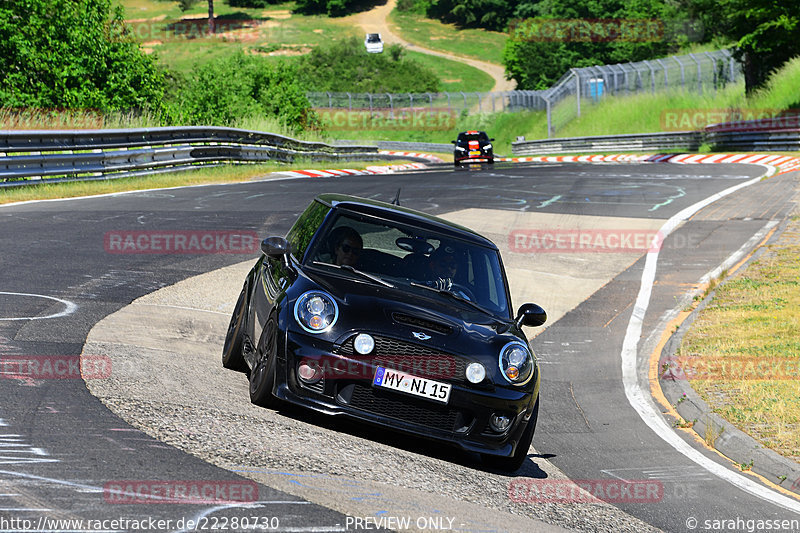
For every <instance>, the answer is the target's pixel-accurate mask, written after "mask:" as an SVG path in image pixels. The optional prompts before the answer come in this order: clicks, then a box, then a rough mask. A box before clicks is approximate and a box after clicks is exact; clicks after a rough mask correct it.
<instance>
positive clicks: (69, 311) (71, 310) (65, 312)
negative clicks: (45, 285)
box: [0, 291, 78, 320]
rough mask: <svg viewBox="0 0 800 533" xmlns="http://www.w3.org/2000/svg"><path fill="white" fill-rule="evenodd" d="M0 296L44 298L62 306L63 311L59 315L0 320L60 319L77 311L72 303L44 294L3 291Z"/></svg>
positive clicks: (0, 318) (3, 318)
mask: <svg viewBox="0 0 800 533" xmlns="http://www.w3.org/2000/svg"><path fill="white" fill-rule="evenodd" d="M0 294H5V295H8V296H28V297H31V298H44V299H46V300H53V301H56V302H58V303H61V304H64V310H63V311H61V312H60V313H54V314H52V315H47V316H26V317H11V318H5V317H0V320H45V319H48V318H61V317H62V316H67V315H71V314H72V313H74V312H75V311H76V310H77V309H78V306H77V305H76V304H74V303H72V302H69V301H67V300H62V299H61V298H55V297H53V296H45V295H44V294H27V293H24V292H4V291H0Z"/></svg>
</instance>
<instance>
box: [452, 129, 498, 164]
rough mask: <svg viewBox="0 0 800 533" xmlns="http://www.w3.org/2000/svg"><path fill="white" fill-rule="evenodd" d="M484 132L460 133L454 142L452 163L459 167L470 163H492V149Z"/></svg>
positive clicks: (490, 140)
mask: <svg viewBox="0 0 800 533" xmlns="http://www.w3.org/2000/svg"><path fill="white" fill-rule="evenodd" d="M492 141H494V139H490V138H489V136H488V135H487V134H486V132H485V131H462V132H461V133H459V134H458V137H457V138H456V140H455V141H450V142H451V143H453V144H454V145H455V147H454V148H453V163H454V164H455V166H459V165H460V164H461V163H465V162H466V163H469V162H470V161H486V162H487V163H489V164H492V163H494V147H493V146H492Z"/></svg>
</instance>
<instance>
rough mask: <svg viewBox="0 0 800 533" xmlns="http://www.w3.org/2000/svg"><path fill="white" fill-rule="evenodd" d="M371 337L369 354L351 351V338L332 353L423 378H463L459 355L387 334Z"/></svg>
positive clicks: (463, 363)
mask: <svg viewBox="0 0 800 533" xmlns="http://www.w3.org/2000/svg"><path fill="white" fill-rule="evenodd" d="M374 338H375V349H374V350H373V351H372V353H371V354H369V355H359V354H356V353H355V350H354V349H353V338H350V339H347V340H346V341H345V342H344V343H343V344H342V345H341V346H340V347H339V348H338V349H337V350H336V353H338V354H341V355H345V356H348V357H353V358H354V359H359V360H360V359H366V360H369V361H372V363H373V364H374V365H376V366H385V367H389V368H393V369H395V370H401V371H406V372H408V373H410V374H414V375H416V376H419V377H423V378H429V379H435V380H439V381H447V382H454V383H460V382H463V381H464V380H465V371H466V367H467V362H466V361H465V360H464V359H462V358H461V357H460V356H457V355H452V354H449V353H446V352H442V351H439V350H435V349H433V348H431V347H428V346H422V345H420V344H415V343H412V342H406V341H401V340H398V339H392V338H390V337H383V336H375V337H374Z"/></svg>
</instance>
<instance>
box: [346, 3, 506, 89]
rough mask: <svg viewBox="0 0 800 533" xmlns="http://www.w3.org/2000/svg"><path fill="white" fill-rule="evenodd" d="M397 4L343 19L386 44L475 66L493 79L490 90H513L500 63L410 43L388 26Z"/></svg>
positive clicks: (384, 5)
mask: <svg viewBox="0 0 800 533" xmlns="http://www.w3.org/2000/svg"><path fill="white" fill-rule="evenodd" d="M396 5H397V0H387V1H386V3H385V4H383V5H380V6H377V7H375V8H374V9H372V10H370V11H364V12H363V13H358V14H356V15H351V16H349V17H346V18H345V19H344V20H347V21H351V22H352V23H353V24H355V25H358V26H360V27H361V28H362V29H363V30H364V33H365V34H367V33H380V34H381V38H382V39H383V42H384V43H386V44H401V45H403V46H405V47H406V48H408V49H409V50H413V51H415V52H421V53H423V54H429V55H432V56H439V57H443V58H445V59H450V60H451V61H458V62H460V63H464V64H466V65H469V66H471V67H475V68H477V69H480V70H482V71H484V72H485V73H487V74H489V75H490V76H491V77H492V79H494V87H492V91H513V90H514V88H515V87H516V82H515V81H514V80H507V79H506V78H505V68H504V67H503V66H502V65H497V64H495V63H488V62H486V61H479V60H477V59H470V58H467V57H461V56H457V55H453V54H449V53H447V52H439V51H437V50H431V49H429V48H423V47H421V46H418V45H416V44H413V43H410V42H408V41H406V40H405V39H403V38H402V37H400V36H399V35H397V34H396V33H394V32H393V31H392V29H391V28H390V27H389V21H388V18H389V13H391V12H392V10H393V9H394V8H395V6H396Z"/></svg>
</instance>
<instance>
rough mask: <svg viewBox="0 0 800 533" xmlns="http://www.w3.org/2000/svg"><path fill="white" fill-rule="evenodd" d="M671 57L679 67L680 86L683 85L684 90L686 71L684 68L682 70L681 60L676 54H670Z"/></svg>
mask: <svg viewBox="0 0 800 533" xmlns="http://www.w3.org/2000/svg"><path fill="white" fill-rule="evenodd" d="M672 59H674V60H675V62H676V63H677V64H678V66H679V67H680V68H681V87H683V90H684V91H685V90H686V72H684V70H683V63H681V60H680V59H678V56H672Z"/></svg>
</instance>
